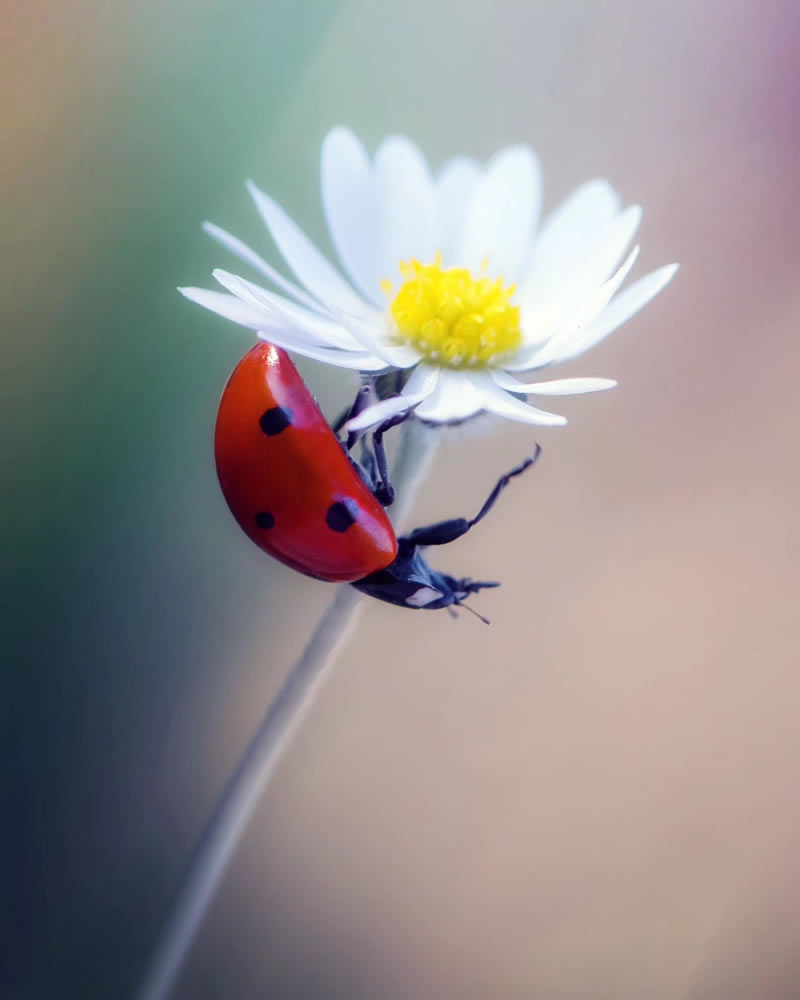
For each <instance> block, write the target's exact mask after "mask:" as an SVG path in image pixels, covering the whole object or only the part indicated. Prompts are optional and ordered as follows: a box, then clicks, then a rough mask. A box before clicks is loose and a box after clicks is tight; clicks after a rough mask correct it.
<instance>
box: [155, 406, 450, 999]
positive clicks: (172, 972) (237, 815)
mask: <svg viewBox="0 0 800 1000" xmlns="http://www.w3.org/2000/svg"><path fill="white" fill-rule="evenodd" d="M435 442H436V433H435V431H434V430H432V429H431V428H429V427H426V426H425V425H423V424H420V423H419V422H418V421H416V420H409V421H408V423H407V424H406V425H405V428H404V433H403V435H402V439H401V445H400V451H399V454H398V458H397V462H396V463H395V468H394V475H393V479H394V484H395V488H396V490H397V500H396V501H395V503H394V506H393V509H392V520H393V522H394V524H395V527H396V528H398V529H399V528H400V527H401V526H402V524H403V522H404V521H405V518H406V517H407V515H408V513H409V511H410V508H411V506H412V504H413V502H414V498H415V497H416V494H417V491H418V489H419V486H420V484H421V482H422V480H423V479H424V477H425V473H426V472H427V469H428V467H429V465H430V462H431V459H432V457H433V450H434V447H435ZM362 600H363V598H362V595H361V594H359V592H358V591H357V590H355V588H353V587H350V586H347V585H344V586H340V587H339V589H338V592H337V594H336V597H335V598H334V600H333V601H332V603H331V605H330V607H329V608H328V609H327V611H326V612H325V614H324V615H323V616H322V618H321V619H320V621H319V623H318V625H317V627H316V628H315V629H314V632H313V633H312V635H311V638H310V639H309V641H308V644H307V646H306V648H305V649H304V650H303V653H302V654H301V656H300V658H299V659H298V661H297V662H296V663H295V665H294V666H293V667H292V669H291V670H290V671H289V674H288V675H287V677H286V680H285V681H284V682H283V685H282V686H281V689H280V690H279V691H278V693H277V695H276V696H275V699H274V700H273V702H272V704H271V705H270V706H269V708H268V710H267V714H266V715H265V716H264V719H263V720H262V722H261V724H260V726H259V727H258V729H257V730H256V732H255V734H254V736H253V738H252V739H251V740H250V743H249V744H248V746H247V749H246V750H245V752H244V755H243V756H242V758H241V760H240V761H239V763H238V765H237V767H236V769H235V771H234V772H233V774H232V775H231V777H230V779H229V780H228V783H227V785H226V786H225V788H224V790H223V792H222V795H221V796H220V798H219V800H218V802H217V805H216V808H215V809H214V812H213V814H212V816H211V819H210V820H209V822H208V825H207V827H206V829H205V831H204V833H203V835H202V837H201V839H200V842H199V844H198V845H197V848H196V850H195V853H194V856H193V858H192V859H191V861H190V863H189V867H188V870H187V872H186V874H185V877H184V880H183V882H182V883H181V885H180V886H179V888H178V891H177V893H176V895H175V897H174V899H173V901H172V905H171V907H170V911H169V913H168V915H167V920H166V922H165V924H164V927H163V929H162V932H161V935H160V937H159V940H158V942H157V944H156V949H155V951H154V953H153V955H152V957H151V959H150V963H149V965H148V967H147V969H146V972H145V976H144V979H143V981H142V984H141V986H140V988H139V991H138V993H137V994H136V1000H166V997H168V996H169V994H170V992H171V991H172V988H173V986H174V985H175V982H176V979H177V977H178V975H179V973H180V970H181V968H182V966H183V963H184V961H185V959H186V956H187V954H188V953H189V950H190V948H191V946H192V942H193V940H194V938H195V935H196V933H197V930H198V928H199V927H200V924H201V923H202V921H203V918H204V917H205V915H206V913H207V911H208V908H209V906H210V904H211V901H212V900H213V898H214V895H215V893H216V891H217V888H218V887H219V884H220V882H221V881H222V878H223V876H224V874H225V871H226V869H227V867H228V864H229V863H230V861H231V858H232V857H233V855H234V853H235V851H236V848H237V847H238V845H239V841H240V840H241V838H242V835H243V834H244V831H245V830H246V828H247V824H248V822H249V821H250V818H251V817H252V815H253V812H254V811H255V808H256V806H257V805H258V802H259V800H260V798H261V795H262V794H263V792H264V789H265V788H266V786H267V784H268V783H269V781H270V779H271V778H272V776H273V775H274V774H275V771H276V769H277V765H278V763H279V761H280V759H281V757H282V756H283V753H284V751H285V750H286V749H287V748H288V746H289V745H290V743H291V741H292V738H293V737H294V734H295V733H296V731H297V729H298V727H299V725H300V723H301V722H302V720H303V718H304V717H305V715H306V713H307V712H308V710H309V708H310V707H311V704H312V702H313V700H314V698H315V696H316V694H317V692H318V691H319V690H320V688H321V687H322V684H323V682H324V681H325V680H326V679H327V677H328V675H329V674H330V672H331V668H332V667H333V664H334V662H335V661H336V656H337V653H338V652H339V650H340V649H341V647H342V644H343V643H344V641H345V639H346V638H347V637H348V635H349V634H350V632H351V631H352V629H353V627H354V625H355V623H356V620H357V617H358V613H359V611H360V608H361V606H362Z"/></svg>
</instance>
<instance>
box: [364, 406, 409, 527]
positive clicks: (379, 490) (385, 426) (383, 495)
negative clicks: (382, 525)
mask: <svg viewBox="0 0 800 1000" xmlns="http://www.w3.org/2000/svg"><path fill="white" fill-rule="evenodd" d="M410 416H411V410H405V411H404V412H403V413H397V414H395V416H393V417H390V418H389V419H388V420H386V421H384V422H383V423H382V424H381V425H380V426H379V427H377V428H376V429H375V431H374V432H373V434H372V449H373V451H374V453H375V461H376V463H377V465H378V482H377V483H376V484H375V489H374V490H373V491H372V492H373V494H374V496H375V499H376V500H377V501H378V502H379V503H381V504H383V506H384V507H390V506H391V505H392V504H393V503H394V496H395V493H394V486H392V483H391V480H390V478H389V464H388V462H387V461H386V449H385V448H384V446H383V435H384V434H385V433H386V431H388V430H390V429H391V428H392V427H397V425H398V424H402V423H403V421H405V420H408V418H409V417H410Z"/></svg>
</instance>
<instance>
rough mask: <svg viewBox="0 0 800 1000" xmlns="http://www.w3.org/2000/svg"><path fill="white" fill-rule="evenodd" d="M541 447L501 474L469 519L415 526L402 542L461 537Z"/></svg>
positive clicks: (433, 542)
mask: <svg viewBox="0 0 800 1000" xmlns="http://www.w3.org/2000/svg"><path fill="white" fill-rule="evenodd" d="M541 450H542V449H541V448H540V447H539V445H538V444H537V445H536V451H535V452H534V453H533V455H529V456H528V457H527V458H526V459H525V461H524V462H521V463H520V464H519V465H517V466H515V467H514V468H513V469H512V470H511V471H510V472H507V473H506V474H505V475H504V476H501V477H500V478H499V479H498V480H497V483H496V484H495V487H494V489H493V490H492V492H491V493H490V494H489V496H488V497H487V498H486V501H485V502H484V504H483V506H482V507H481V509H480V510H479V511H478V513H477V514H476V515H475V517H473V518H471V519H467V518H466V517H454V518H452V519H451V520H449V521H437V523H436V524H429V525H427V526H426V527H424V528H417V529H416V530H415V531H412V532H411V533H410V534H408V535H404V536H403V538H402V541H403V542H407V543H409V544H410V545H419V546H425V545H447V544H448V543H450V542H454V541H455V540H456V539H457V538H461V536H462V535H466V533H467V532H468V531H469V529H470V528H474V527H475V525H476V524H477V523H478V522H479V521H482V520H483V519H484V517H486V515H487V514H488V513H489V511H490V510H491V509H492V507H494V505H495V503H496V502H497V498H498V497H499V496H500V494H501V493H502V492H503V490H504V489H505V488H506V486H508V484H509V483H510V482H511V480H512V479H513V478H514V477H515V476H521V475H522V473H523V472H525V470H526V469H529V468H530V467H531V466H532V465H533V463H534V462H535V461H536V459H537V458H538V457H539V454H540V453H541ZM483 586H491V584H483Z"/></svg>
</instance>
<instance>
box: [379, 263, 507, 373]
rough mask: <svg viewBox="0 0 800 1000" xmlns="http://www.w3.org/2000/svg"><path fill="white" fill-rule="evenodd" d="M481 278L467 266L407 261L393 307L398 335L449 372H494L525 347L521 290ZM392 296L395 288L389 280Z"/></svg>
mask: <svg viewBox="0 0 800 1000" xmlns="http://www.w3.org/2000/svg"><path fill="white" fill-rule="evenodd" d="M486 268H487V265H486V262H484V264H483V266H482V268H481V273H480V275H479V276H478V277H477V278H476V277H473V276H472V274H470V272H469V271H468V270H467V269H466V268H464V267H450V268H447V269H445V268H443V267H442V255H441V254H440V253H437V254H436V257H435V258H434V261H433V263H432V264H421V263H420V262H419V261H418V260H413V259H412V260H410V261H404V262H403V263H402V264H400V272H401V273H402V275H403V277H404V278H405V281H404V282H403V284H402V285H401V287H400V290H399V291H398V293H397V295H395V297H394V299H393V300H392V303H391V305H390V307H389V312H390V314H391V318H392V321H393V324H394V334H395V336H396V338H397V340H398V341H399V342H401V343H407V344H411V345H413V346H414V347H415V348H416V349H417V350H418V351H419V352H420V354H421V355H422V356H423V357H424V358H425V359H427V360H428V361H432V362H435V363H436V364H439V365H445V366H447V367H448V368H489V367H491V365H492V363H493V362H495V363H496V362H497V361H499V359H500V358H501V357H503V356H505V355H507V354H508V353H509V352H510V351H514V350H516V349H517V348H518V347H520V346H521V344H522V332H521V330H520V326H519V308H518V307H517V306H514V305H512V304H511V298H512V296H513V294H514V291H515V288H514V286H513V285H509V287H508V288H504V287H503V279H502V278H490V277H488V276H487V275H486V273H485V272H486ZM381 288H382V289H383V291H384V293H385V294H386V295H391V294H392V293H393V288H392V283H391V282H390V281H384V282H382V283H381Z"/></svg>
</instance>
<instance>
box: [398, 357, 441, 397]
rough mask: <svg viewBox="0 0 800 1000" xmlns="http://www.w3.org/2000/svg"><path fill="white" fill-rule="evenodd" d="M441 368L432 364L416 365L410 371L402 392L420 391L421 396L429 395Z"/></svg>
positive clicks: (415, 392)
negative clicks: (409, 376)
mask: <svg viewBox="0 0 800 1000" xmlns="http://www.w3.org/2000/svg"><path fill="white" fill-rule="evenodd" d="M440 375H441V368H436V367H435V366H434V365H418V366H417V367H416V368H415V369H414V371H413V372H412V373H411V378H410V379H409V380H408V382H406V384H405V387H404V388H403V392H409V393H412V394H413V395H416V394H417V393H422V395H423V396H430V394H431V393H432V392H433V390H434V389H435V388H436V383H437V382H438V381H439V377H440Z"/></svg>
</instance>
